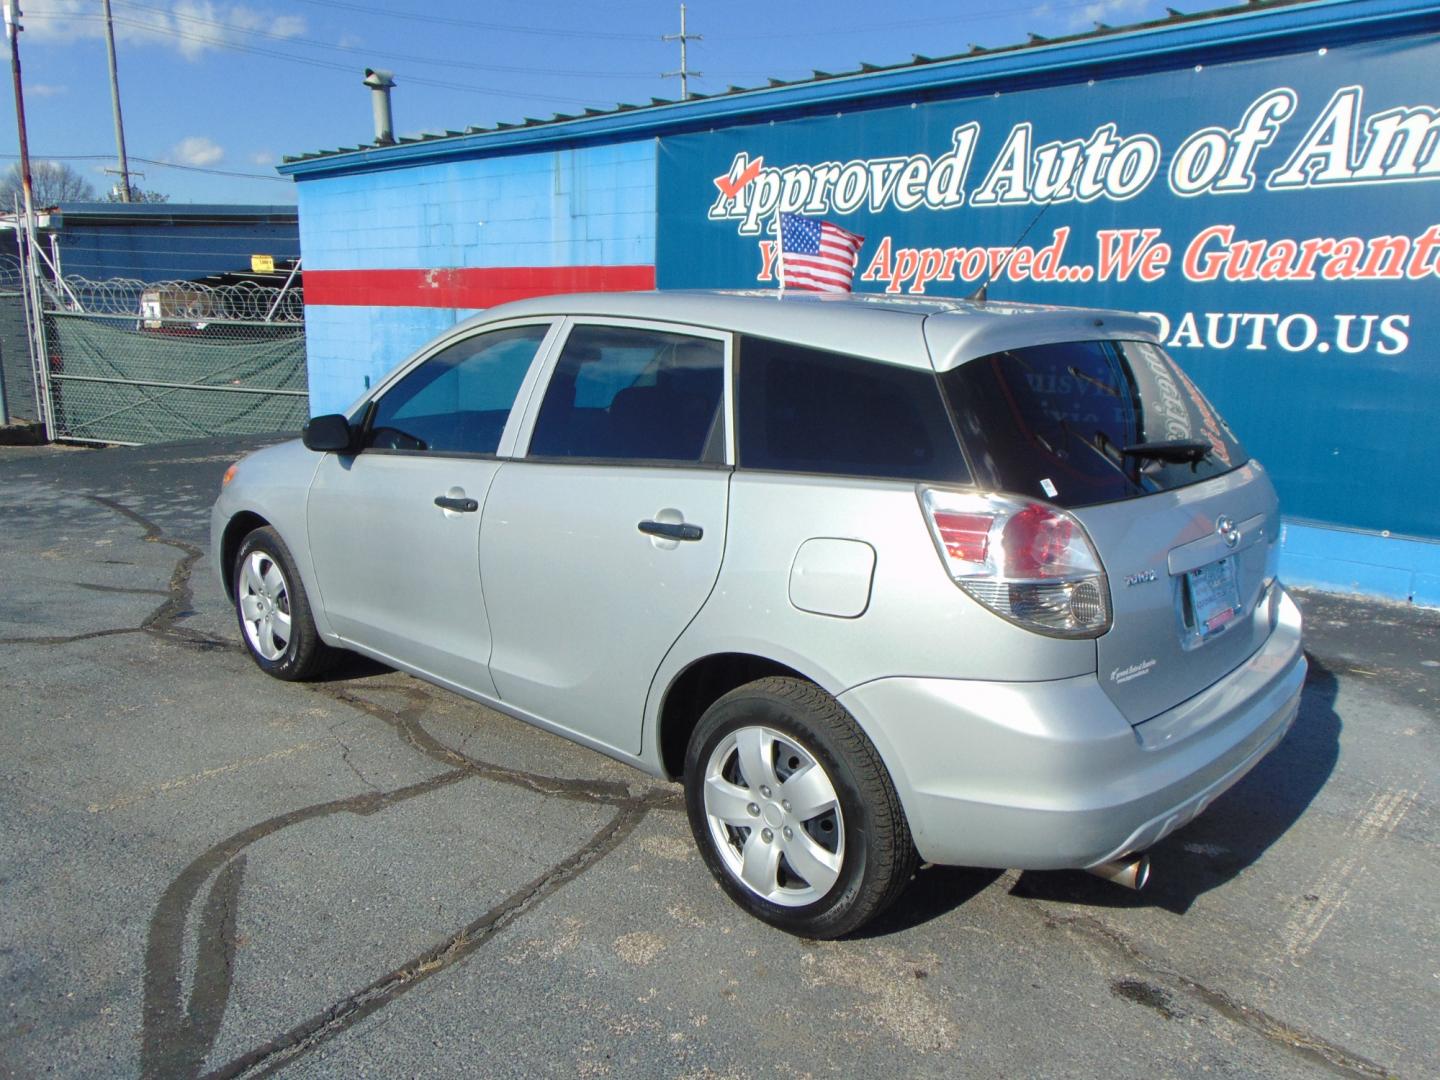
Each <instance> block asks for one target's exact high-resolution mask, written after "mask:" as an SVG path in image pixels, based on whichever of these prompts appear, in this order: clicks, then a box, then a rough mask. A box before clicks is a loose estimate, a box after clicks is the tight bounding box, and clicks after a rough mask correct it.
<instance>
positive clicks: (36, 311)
mask: <svg viewBox="0 0 1440 1080" xmlns="http://www.w3.org/2000/svg"><path fill="white" fill-rule="evenodd" d="M3 2H4V5H5V36H6V37H7V38H9V39H10V74H11V75H12V76H13V77H14V80H15V124H16V126H17V127H18V128H19V132H20V189H21V191H23V192H24V195H25V232H24V237H25V239H24V242H23V243H20V242H19V241H18V240H17V248H18V250H19V252H20V264H21V269H22V270H23V271H24V273H23V277H24V279H25V281H24V288H25V320H26V324H27V326H26V328H27V329H28V330H29V335H28V336H29V338H30V371H31V374H32V376H33V377H34V381H35V408H36V415H38V416H39V418H40V422H41V423H42V424H44V426H45V438H46V439H47V440H49V439H53V438H54V437H55V426H54V418H53V416H52V415H51V413H50V369H49V352H48V350H47V348H46V345H45V316H44V315H43V314H42V313H41V308H40V283H39V280H38V278H37V276H36V272H35V250H34V249H35V192H34V189H33V187H32V186H31V183H30V140H29V139H28V138H27V137H26V134H25V90H24V85H23V83H22V81H21V78H20V30H21V27H20V18H21V15H20V3H19V0H3ZM16 234H17V237H18V236H19V234H20V230H18V229H17V230H16Z"/></svg>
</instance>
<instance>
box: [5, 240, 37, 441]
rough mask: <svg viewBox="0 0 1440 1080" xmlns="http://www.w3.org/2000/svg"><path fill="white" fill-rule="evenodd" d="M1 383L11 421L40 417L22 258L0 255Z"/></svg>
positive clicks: (32, 419)
mask: <svg viewBox="0 0 1440 1080" xmlns="http://www.w3.org/2000/svg"><path fill="white" fill-rule="evenodd" d="M0 385H3V387H4V391H5V411H6V413H7V414H8V416H7V417H4V418H0V420H8V421H10V422H34V421H36V420H38V419H40V414H39V411H38V410H37V408H36V398H35V380H34V379H33V378H32V377H31V374H30V338H29V334H28V332H27V330H26V327H25V296H24V294H23V292H22V285H21V277H20V260H19V259H17V258H15V256H13V255H4V256H0Z"/></svg>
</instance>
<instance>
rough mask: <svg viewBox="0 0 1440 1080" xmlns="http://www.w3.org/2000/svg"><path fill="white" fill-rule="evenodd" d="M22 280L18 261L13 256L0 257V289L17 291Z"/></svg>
mask: <svg viewBox="0 0 1440 1080" xmlns="http://www.w3.org/2000/svg"><path fill="white" fill-rule="evenodd" d="M24 280H25V279H24V277H23V276H22V274H21V272H20V260H19V259H18V258H16V257H15V256H14V255H0V289H18V288H20V283H21V282H22V281H24Z"/></svg>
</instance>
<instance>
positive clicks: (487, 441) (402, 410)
mask: <svg viewBox="0 0 1440 1080" xmlns="http://www.w3.org/2000/svg"><path fill="white" fill-rule="evenodd" d="M549 329H550V327H549V325H548V324H542V325H539V326H513V327H509V328H507V329H504V330H491V331H489V332H488V333H480V334H476V335H474V336H473V337H468V338H466V339H465V340H464V341H458V342H456V343H455V344H454V345H451V346H450V347H449V348H447V349H443V350H442V351H440V352H438V353H436V354H435V355H434V356H432V357H430V359H428V360H426V361H425V362H424V363H422V364H421V365H420V366H419V367H417V368H415V370H413V371H411V372H410V373H409V374H408V375H406V376H405V377H404V378H403V379H401V380H400V381H399V382H398V383H396V384H395V385H394V386H392V387H391V388H390V389H389V390H387V391H386V392H385V395H384V396H383V397H381V398H380V400H379V401H377V402H376V403H375V407H374V410H373V412H372V414H371V417H370V425H369V428H368V430H367V431H366V434H365V445H366V446H367V447H373V448H375V449H380V450H415V451H429V452H432V453H442V454H443V453H450V454H493V453H495V451H496V449H497V448H498V447H499V445H500V435H501V433H502V432H503V431H504V430H505V423H506V421H507V420H508V419H509V418H510V408H511V406H513V405H514V404H515V394H516V392H517V391H518V390H519V389H520V383H521V381H522V380H523V379H524V378H525V373H526V372H527V371H528V370H529V369H530V363H531V361H533V360H534V359H535V352H536V350H538V349H539V348H540V343H541V342H542V341H543V340H544V339H545V334H546V333H547V332H548V331H549Z"/></svg>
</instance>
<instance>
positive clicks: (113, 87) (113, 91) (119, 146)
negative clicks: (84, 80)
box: [102, 0, 130, 202]
mask: <svg viewBox="0 0 1440 1080" xmlns="http://www.w3.org/2000/svg"><path fill="white" fill-rule="evenodd" d="M102 2H103V4H104V7H105V52H106V54H107V55H108V56H109V57H110V104H111V105H112V106H114V109H115V148H116V150H118V151H119V153H120V201H121V202H129V201H130V163H129V162H128V161H126V160H125V122H124V121H123V120H121V119H120V76H119V75H117V74H116V71H115V23H114V22H113V21H112V20H111V18H110V0H102Z"/></svg>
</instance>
